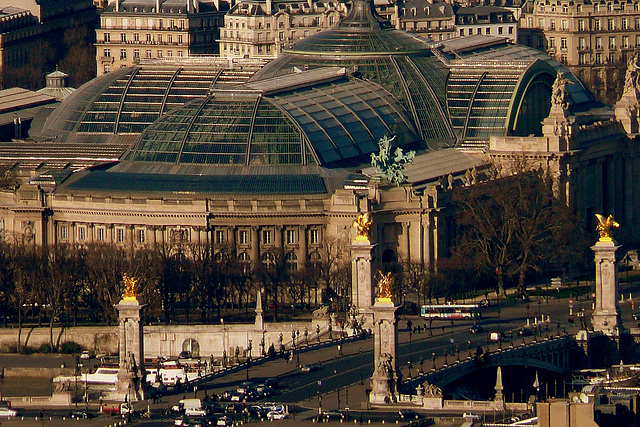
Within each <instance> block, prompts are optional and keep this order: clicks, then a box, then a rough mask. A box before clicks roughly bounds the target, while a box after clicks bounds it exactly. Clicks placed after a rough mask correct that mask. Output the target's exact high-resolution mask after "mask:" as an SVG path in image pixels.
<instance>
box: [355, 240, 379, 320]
mask: <svg viewBox="0 0 640 427" xmlns="http://www.w3.org/2000/svg"><path fill="white" fill-rule="evenodd" d="M375 247H376V245H375V244H373V245H372V244H370V243H369V241H367V240H355V241H354V242H353V244H352V245H351V301H352V304H353V305H354V306H355V308H356V310H357V314H358V316H363V315H364V316H365V318H366V322H365V326H364V327H365V329H367V328H368V327H369V326H370V325H371V306H372V305H373V287H374V283H373V264H372V262H373V250H374V248H375Z"/></svg>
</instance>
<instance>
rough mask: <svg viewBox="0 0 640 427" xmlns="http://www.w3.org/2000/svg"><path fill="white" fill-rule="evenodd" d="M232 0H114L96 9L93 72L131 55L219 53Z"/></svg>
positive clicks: (132, 57) (132, 59) (115, 65)
mask: <svg viewBox="0 0 640 427" xmlns="http://www.w3.org/2000/svg"><path fill="white" fill-rule="evenodd" d="M229 7H230V5H229V4H227V3H225V2H223V1H215V2H213V1H211V2H210V1H207V2H205V1H202V0H184V2H183V3H182V4H181V5H179V6H176V3H175V2H166V1H165V0H117V1H116V2H113V3H111V4H110V5H109V6H107V7H106V8H105V9H104V11H103V12H102V13H101V14H100V27H99V28H98V29H97V30H96V62H97V75H98V76H100V75H102V74H105V73H108V72H109V71H112V70H115V69H117V68H121V67H128V66H131V65H132V64H133V63H134V62H135V61H137V60H139V59H141V58H144V59H157V58H165V57H169V58H170V57H177V58H181V57H185V58H186V57H188V56H192V55H201V54H217V53H218V44H217V43H216V40H217V38H218V37H219V34H220V33H219V28H220V27H221V26H222V23H223V20H224V14H225V12H226V11H227V10H229Z"/></svg>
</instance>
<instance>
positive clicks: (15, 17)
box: [0, 0, 97, 89]
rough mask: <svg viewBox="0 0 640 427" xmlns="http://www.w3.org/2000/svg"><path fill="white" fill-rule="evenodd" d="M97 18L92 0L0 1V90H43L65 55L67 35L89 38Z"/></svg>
mask: <svg viewBox="0 0 640 427" xmlns="http://www.w3.org/2000/svg"><path fill="white" fill-rule="evenodd" d="M96 18H97V17H96V9H95V7H94V6H93V3H92V0H0V88H8V87H16V86H19V87H22V88H29V89H38V88H41V87H44V85H45V76H46V74H47V73H49V72H51V71H53V69H55V66H56V65H57V64H59V63H60V62H61V61H62V60H63V59H64V55H65V54H66V53H67V52H66V51H65V48H64V46H66V45H67V43H68V40H65V38H64V37H65V33H66V31H67V30H69V29H72V28H74V29H79V28H82V29H84V30H86V31H87V32H88V33H90V34H92V33H93V31H94V29H95V26H96ZM74 31H75V30H74ZM76 33H81V31H76ZM88 47H89V48H90V47H91V46H90V45H89V46H88ZM76 53H77V52H76ZM87 54H88V52H87ZM90 57H91V58H92V57H93V53H91V55H90ZM78 60H80V59H78ZM77 62H78V61H76V63H77ZM85 81H86V80H85ZM81 83H84V81H83V82H81Z"/></svg>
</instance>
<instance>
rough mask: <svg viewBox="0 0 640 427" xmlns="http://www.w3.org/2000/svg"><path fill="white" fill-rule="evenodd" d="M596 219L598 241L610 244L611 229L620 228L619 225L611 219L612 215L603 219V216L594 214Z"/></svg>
mask: <svg viewBox="0 0 640 427" xmlns="http://www.w3.org/2000/svg"><path fill="white" fill-rule="evenodd" d="M596 218H598V225H597V226H596V231H597V232H598V234H600V239H599V240H598V241H600V242H611V229H612V228H618V227H620V224H618V223H617V222H616V221H615V220H614V219H613V215H609V216H608V217H606V218H605V217H604V216H603V215H600V214H596Z"/></svg>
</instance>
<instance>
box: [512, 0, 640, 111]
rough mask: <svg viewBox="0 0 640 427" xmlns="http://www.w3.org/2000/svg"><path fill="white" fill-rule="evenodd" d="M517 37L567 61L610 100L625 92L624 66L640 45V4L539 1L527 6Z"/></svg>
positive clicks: (576, 72) (595, 92)
mask: <svg viewBox="0 0 640 427" xmlns="http://www.w3.org/2000/svg"><path fill="white" fill-rule="evenodd" d="M519 41H520V43H522V44H525V45H527V46H531V47H535V48H537V49H539V50H541V51H543V52H546V53H547V54H549V55H550V56H552V57H554V58H555V59H556V60H559V61H561V62H562V63H564V64H566V65H568V67H569V69H570V70H571V71H572V72H573V73H574V74H575V75H576V76H577V77H578V78H580V80H582V81H583V82H585V84H586V85H587V86H589V88H590V89H591V90H592V91H593V92H594V94H596V95H602V94H604V93H607V92H608V93H609V97H607V98H605V100H606V101H608V102H610V103H612V102H614V101H615V100H616V98H617V97H618V96H619V95H620V94H621V92H620V89H621V86H620V82H621V80H622V77H623V75H622V73H623V72H624V71H623V69H624V64H625V63H626V61H627V59H628V57H629V56H630V54H631V53H633V51H635V50H636V49H638V47H640V3H638V2H631V1H629V2H627V1H623V2H608V3H598V2H593V3H592V2H586V1H584V0H580V1H577V2H570V1H552V2H545V1H540V0H536V1H534V2H530V3H528V4H527V5H526V6H525V7H524V8H523V14H522V17H521V18H520V35H519Z"/></svg>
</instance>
